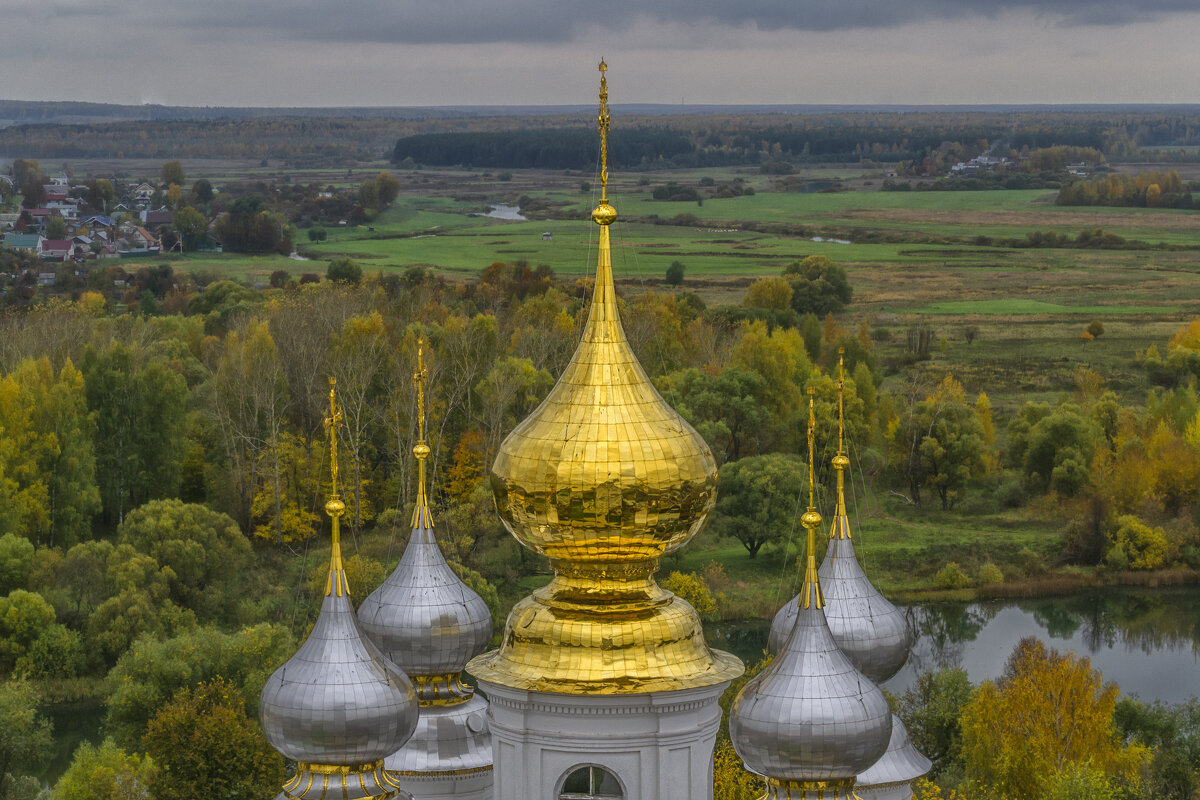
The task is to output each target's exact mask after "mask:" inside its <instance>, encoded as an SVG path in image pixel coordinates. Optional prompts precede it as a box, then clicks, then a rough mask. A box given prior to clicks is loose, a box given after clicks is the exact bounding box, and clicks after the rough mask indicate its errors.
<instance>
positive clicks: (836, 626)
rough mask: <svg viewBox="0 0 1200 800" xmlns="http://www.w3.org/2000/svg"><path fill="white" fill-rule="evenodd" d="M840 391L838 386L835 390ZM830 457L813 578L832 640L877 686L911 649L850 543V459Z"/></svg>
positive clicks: (783, 636) (787, 622) (787, 609)
mask: <svg viewBox="0 0 1200 800" xmlns="http://www.w3.org/2000/svg"><path fill="white" fill-rule="evenodd" d="M839 386H840V384H839ZM841 446H842V445H841V441H840V438H839V444H838V448H839V449H838V454H837V455H836V456H834V459H833V468H834V470H835V471H836V473H837V508H836V509H835V511H834V514H833V524H832V525H830V527H829V546H828V547H827V548H826V550H825V560H824V561H822V562H821V569H820V570H819V571H818V574H819V575H820V578H821V588H822V590H824V592H825V600H826V604H825V617H826V619H828V620H829V629H830V630H831V631H832V632H833V638H834V640H835V641H837V643H838V646H839V647H841V648H842V651H843V652H845V654H846V655H847V656H849V657H850V660H851V661H852V662H853V663H854V666H855V667H857V668H858V669H859V670H860V671H861V672H862V673H863V674H864V675H866V676H867V677H868V678H870V679H871V680H872V681H874V682H876V683H883V682H884V681H886V680H887V679H888V678H890V677H892V676H893V675H895V674H896V673H897V672H899V671H900V668H901V667H903V666H904V662H905V661H907V660H908V651H909V649H910V648H911V647H912V643H913V637H912V630H911V629H910V628H909V626H908V620H907V619H906V618H905V616H904V614H903V613H902V612H901V611H900V609H898V608H896V607H895V606H894V605H892V604H891V603H890V602H888V600H887V598H886V597H884V596H883V595H882V594H880V593H879V590H878V589H876V588H875V587H874V585H872V583H871V582H870V581H869V580H867V576H866V574H865V573H864V572H863V570H862V566H861V565H860V564H859V563H858V555H857V554H856V553H855V552H854V539H853V537H852V536H851V535H850V519H849V517H848V516H847V514H846V488H845V470H846V468H847V467H849V466H850V459H849V458H847V457H846V454H845V453H844V452H843V451H842V449H841ZM798 600H799V595H797V596H796V598H794V599H793V600H792V602H790V603H786V604H785V605H784V606H783V608H781V609H779V612H778V613H776V615H775V619H774V620H773V621H772V622H771V635H770V637H769V638H768V640H767V648H768V649H769V650H770V652H772V653H777V652H779V649H780V648H781V647H782V646H783V643H784V642H785V641H787V637H788V635H789V634H790V633H791V630H792V625H793V624H794V623H795V619H796V608H797V605H798V604H797V601H798Z"/></svg>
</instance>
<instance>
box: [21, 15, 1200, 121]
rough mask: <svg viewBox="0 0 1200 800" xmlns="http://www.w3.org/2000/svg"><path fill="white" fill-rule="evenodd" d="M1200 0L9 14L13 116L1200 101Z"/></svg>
mask: <svg viewBox="0 0 1200 800" xmlns="http://www.w3.org/2000/svg"><path fill="white" fill-rule="evenodd" d="M1198 43H1200V0H740V1H739V0H689V1H688V2H684V1H683V0H607V1H606V2H586V3H585V2H579V1H578V0H341V1H340V2H335V1H334V0H118V2H114V3H101V2H99V0H0V75H3V76H5V80H3V82H2V83H0V97H4V98H7V99H25V100H42V99H48V100H94V101H100V102H118V103H141V102H154V103H164V104H168V105H246V106H295V105H326V106H331V105H340V106H348V105H386V106H392V105H463V104H500V105H508V104H564V103H566V104H579V103H587V102H589V101H590V100H591V98H592V97H593V96H594V94H595V84H596V73H595V64H596V61H597V60H598V59H599V57H600V56H602V55H603V56H605V57H606V58H607V59H608V62H609V66H610V68H611V71H610V73H609V78H610V84H611V90H612V101H613V102H619V103H641V102H650V103H678V102H686V103H1072V102H1074V103H1092V102H1103V103H1115V102H1155V103H1160V102H1161V103H1194V102H1200V82H1198V81H1197V80H1196V76H1197V75H1198V74H1200V45H1198Z"/></svg>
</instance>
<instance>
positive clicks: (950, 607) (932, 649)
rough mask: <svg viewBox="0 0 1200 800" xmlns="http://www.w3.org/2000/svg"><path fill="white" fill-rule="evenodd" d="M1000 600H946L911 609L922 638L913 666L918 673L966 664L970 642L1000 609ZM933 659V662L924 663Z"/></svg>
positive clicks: (912, 623)
mask: <svg viewBox="0 0 1200 800" xmlns="http://www.w3.org/2000/svg"><path fill="white" fill-rule="evenodd" d="M1000 608H1001V605H1000V604H999V603H970V604H967V603H942V604H939V605H936V606H920V607H915V608H909V609H908V612H907V613H908V624H909V626H910V627H911V628H912V629H913V630H914V631H915V632H916V633H917V635H918V636H920V637H921V640H922V647H918V648H914V650H913V654H912V658H913V661H914V664H913V666H914V667H915V668H916V670H917V671H918V672H924V671H926V670H929V669H946V668H947V667H959V666H962V660H963V653H965V652H966V646H967V644H968V643H970V642H973V641H975V639H976V637H978V636H979V633H980V631H982V630H983V629H984V626H986V625H987V624H988V623H989V622H991V621H992V618H993V617H995V616H996V614H997V613H998V612H999V611H1000ZM926 661H929V662H931V663H923V662H926Z"/></svg>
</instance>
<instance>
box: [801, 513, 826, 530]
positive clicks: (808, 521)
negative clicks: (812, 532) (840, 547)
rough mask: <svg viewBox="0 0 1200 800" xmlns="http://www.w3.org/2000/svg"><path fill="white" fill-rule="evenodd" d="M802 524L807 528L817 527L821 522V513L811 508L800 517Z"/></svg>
mask: <svg viewBox="0 0 1200 800" xmlns="http://www.w3.org/2000/svg"><path fill="white" fill-rule="evenodd" d="M800 524H801V525H803V526H804V527H806V528H816V527H817V526H819V525H820V524H821V515H820V514H818V513H817V512H816V511H813V510H812V509H811V508H810V509H809V510H808V511H805V512H804V514H803V515H802V516H801V517H800Z"/></svg>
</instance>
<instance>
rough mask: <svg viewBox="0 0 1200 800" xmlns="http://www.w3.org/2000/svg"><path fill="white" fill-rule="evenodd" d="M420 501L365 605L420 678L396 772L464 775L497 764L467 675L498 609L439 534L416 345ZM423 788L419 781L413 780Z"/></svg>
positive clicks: (399, 658) (482, 708) (388, 649)
mask: <svg viewBox="0 0 1200 800" xmlns="http://www.w3.org/2000/svg"><path fill="white" fill-rule="evenodd" d="M413 378H414V380H415V382H416V384H417V406H418V417H417V419H418V435H417V445H416V446H415V447H414V448H413V455H414V456H415V457H416V461H417V503H416V508H415V509H414V510H413V519H412V535H411V536H410V537H409V540H408V546H407V547H406V548H405V550H404V555H403V557H401V559H400V563H399V564H398V565H397V566H396V569H395V570H393V571H392V574H391V575H389V576H388V578H387V580H385V581H384V582H383V584H382V585H381V586H380V587H379V588H378V589H376V590H375V591H374V592H372V593H371V594H370V595H369V596H368V597H367V599H366V600H364V601H363V603H362V605H361V606H359V609H358V620H359V624H360V625H361V626H362V628H363V630H364V631H365V632H366V634H367V636H369V637H370V638H371V640H372V641H373V642H374V643H375V644H377V645H378V646H379V648H380V650H382V651H383V653H384V654H385V655H386V656H387V657H388V658H390V659H391V660H392V661H394V662H395V663H396V664H397V665H399V666H400V667H401V668H402V669H403V670H404V671H405V672H406V673H407V674H408V675H409V676H410V677H411V678H412V679H413V681H414V682H415V683H416V685H417V697H418V698H419V700H420V704H421V717H420V719H419V720H418V722H417V728H416V731H415V732H414V733H413V735H412V738H410V739H409V740H408V742H407V743H406V744H405V745H404V747H402V748H400V749H399V750H398V751H397V752H395V753H391V754H389V755H388V756H387V758H386V759H385V765H386V766H387V768H388V769H389V770H396V771H398V772H401V773H404V774H405V775H406V776H407V777H406V780H412V779H413V777H414V776H415V775H418V774H419V775H423V776H431V775H434V774H438V773H440V774H448V773H452V774H456V775H462V774H467V773H471V772H481V771H485V770H490V769H491V767H492V738H491V733H490V731H489V730H488V725H487V709H488V704H487V701H486V700H485V699H483V698H482V697H479V696H477V695H475V694H474V690H473V689H472V688H471V687H469V686H467V685H465V684H464V683H463V682H462V680H461V673H462V670H463V668H464V667H465V666H466V665H467V662H468V661H470V660H471V659H472V658H473V657H475V656H476V655H478V654H479V653H481V652H482V651H483V649H484V648H485V647H487V644H488V641H489V640H490V639H491V637H492V615H491V612H490V611H489V610H488V607H487V604H486V603H484V601H483V598H482V597H480V596H479V595H478V594H476V593H475V591H474V590H472V589H471V588H470V587H469V586H467V585H466V584H465V583H463V581H462V580H461V579H460V578H459V577H458V575H456V574H455V573H454V571H453V570H452V569H450V565H449V564H447V563H446V559H445V557H444V556H443V555H442V551H441V549H440V548H439V547H438V543H437V539H436V538H435V536H434V532H433V518H432V516H431V515H430V513H429V501H428V499H427V496H426V492H425V461H426V459H427V458H428V457H429V446H428V445H427V444H425V408H424V406H425V369H424V364H423V361H422V350H421V347H420V345H418V349H417V372H416V374H415V375H414V376H413ZM410 788H411V789H412V790H413V791H418V789H417V787H416V785H415V784H414V785H410Z"/></svg>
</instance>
